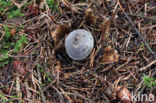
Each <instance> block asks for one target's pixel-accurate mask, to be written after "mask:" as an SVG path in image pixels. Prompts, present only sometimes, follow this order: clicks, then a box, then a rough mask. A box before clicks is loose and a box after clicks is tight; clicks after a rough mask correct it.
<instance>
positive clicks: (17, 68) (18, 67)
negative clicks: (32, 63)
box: [13, 60, 26, 75]
mask: <svg viewBox="0 0 156 103" xmlns="http://www.w3.org/2000/svg"><path fill="white" fill-rule="evenodd" d="M13 67H14V69H15V71H16V72H18V73H19V74H20V75H24V74H25V73H26V70H25V67H24V65H23V63H22V62H21V61H19V60H15V61H14V62H13Z"/></svg>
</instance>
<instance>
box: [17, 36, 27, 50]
mask: <svg viewBox="0 0 156 103" xmlns="http://www.w3.org/2000/svg"><path fill="white" fill-rule="evenodd" d="M23 43H27V38H26V36H25V35H23V36H22V37H21V38H20V39H19V40H18V41H17V42H16V43H15V46H14V50H15V52H18V51H19V49H20V47H21V46H22V44H23Z"/></svg>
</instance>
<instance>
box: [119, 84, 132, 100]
mask: <svg viewBox="0 0 156 103" xmlns="http://www.w3.org/2000/svg"><path fill="white" fill-rule="evenodd" d="M117 92H118V93H117V96H118V98H119V99H120V100H121V101H122V102H123V103H131V102H132V95H131V93H130V91H129V90H128V89H127V88H125V87H121V86H118V87H117Z"/></svg>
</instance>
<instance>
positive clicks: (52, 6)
mask: <svg viewBox="0 0 156 103" xmlns="http://www.w3.org/2000/svg"><path fill="white" fill-rule="evenodd" d="M47 4H48V6H49V8H50V9H52V10H58V5H57V4H56V3H55V0H47Z"/></svg>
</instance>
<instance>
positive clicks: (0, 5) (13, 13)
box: [0, 0, 24, 18]
mask: <svg viewBox="0 0 156 103" xmlns="http://www.w3.org/2000/svg"><path fill="white" fill-rule="evenodd" d="M6 8H7V9H6ZM5 9H6V11H5V13H4V14H3V15H4V16H7V17H8V18H14V17H19V16H23V15H24V13H22V12H21V9H20V8H17V7H16V6H15V5H11V0H10V1H9V0H8V1H6V0H0V13H3V12H4V10H5Z"/></svg>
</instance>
